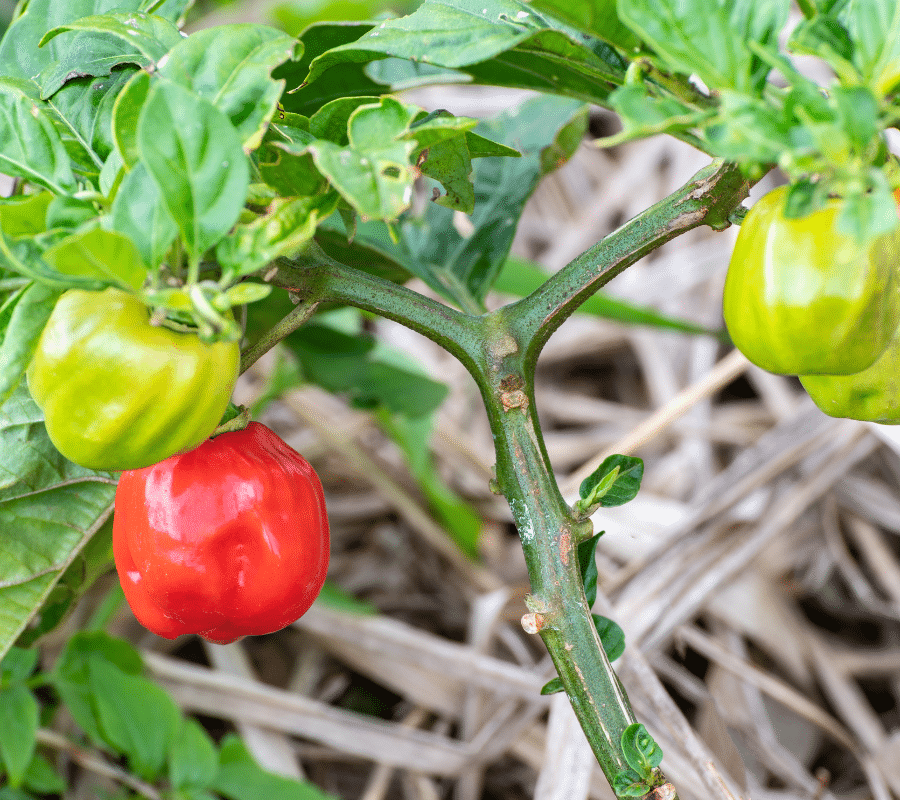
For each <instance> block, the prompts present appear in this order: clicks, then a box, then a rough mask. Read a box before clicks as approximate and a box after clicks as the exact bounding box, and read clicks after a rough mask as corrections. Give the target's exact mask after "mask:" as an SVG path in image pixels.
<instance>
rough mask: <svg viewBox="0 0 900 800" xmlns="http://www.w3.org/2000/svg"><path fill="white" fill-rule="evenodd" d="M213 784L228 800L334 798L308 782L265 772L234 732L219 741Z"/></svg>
mask: <svg viewBox="0 0 900 800" xmlns="http://www.w3.org/2000/svg"><path fill="white" fill-rule="evenodd" d="M214 788H215V790H216V791H217V792H219V793H221V794H223V795H224V796H225V797H227V798H229V800H335V798H334V797H333V796H332V795H329V794H326V793H324V792H323V791H322V790H321V789H319V788H317V787H316V786H314V785H313V784H311V783H307V782H306V781H294V780H291V779H290V778H284V777H282V776H281V775H274V774H272V773H271V772H266V771H265V770H264V769H262V767H260V766H259V765H258V764H257V763H256V762H255V761H254V760H253V757H252V756H251V755H250V753H249V752H248V750H247V748H246V746H245V745H244V743H243V742H242V741H241V740H240V739H239V738H238V737H237V736H235V735H234V734H228V735H227V736H226V737H225V739H224V740H223V741H222V746H221V748H220V750H219V773H218V775H217V776H216V780H215V784H214Z"/></svg>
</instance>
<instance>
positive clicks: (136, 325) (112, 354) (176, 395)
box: [27, 289, 240, 472]
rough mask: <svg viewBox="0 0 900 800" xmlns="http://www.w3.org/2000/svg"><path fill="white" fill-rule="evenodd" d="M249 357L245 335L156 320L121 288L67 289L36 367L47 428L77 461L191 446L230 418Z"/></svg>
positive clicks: (149, 460) (141, 460)
mask: <svg viewBox="0 0 900 800" xmlns="http://www.w3.org/2000/svg"><path fill="white" fill-rule="evenodd" d="M239 365H240V350H239V348H238V345H237V343H235V342H216V343H214V344H204V343H203V342H201V341H200V339H199V338H198V337H197V336H196V335H194V334H193V333H180V332H177V331H174V330H170V329H169V328H166V327H163V326H155V325H151V324H150V316H149V310H148V308H147V306H145V305H144V304H143V303H142V302H141V301H140V300H139V299H138V298H136V297H135V296H133V295H131V294H128V293H127V292H123V291H120V290H118V289H106V290H105V291H102V292H89V291H82V290H80V289H71V290H69V291H68V292H66V293H65V294H64V295H62V297H60V299H59V301H58V302H57V304H56V306H55V308H54V309H53V313H52V314H51V315H50V319H49V321H48V322H47V325H46V327H45V328H44V331H43V333H42V334H41V337H40V339H39V341H38V346H37V350H36V352H35V354H34V358H33V359H32V361H31V364H30V365H29V367H28V371H27V376H28V388H29V390H30V391H31V395H32V397H33V398H34V400H35V402H36V403H37V404H38V406H40V408H41V410H42V411H43V412H44V419H45V423H46V425H47V433H48V434H49V436H50V439H51V441H52V442H53V444H54V445H55V446H56V448H57V449H58V450H59V451H60V452H61V453H62V454H63V455H64V456H65V457H66V458H68V459H69V460H70V461H74V462H75V463H76V464H81V465H82V466H84V467H88V468H90V469H96V470H108V471H115V472H117V471H120V470H125V469H138V468H140V467H146V466H148V465H150V464H155V463H156V462H158V461H163V460H164V459H166V458H168V457H169V456H171V455H172V454H174V453H178V452H182V451H184V450H190V449H191V448H193V447H196V446H197V445H199V444H200V443H201V442H202V441H204V440H205V439H207V438H208V437H209V435H210V434H211V433H212V432H213V431H214V430H215V429H216V426H217V425H218V424H219V422H220V421H221V419H222V415H223V414H224V413H225V409H226V408H227V407H228V401H229V399H230V398H231V393H232V391H233V389H234V384H235V381H236V380H237V376H238V368H239Z"/></svg>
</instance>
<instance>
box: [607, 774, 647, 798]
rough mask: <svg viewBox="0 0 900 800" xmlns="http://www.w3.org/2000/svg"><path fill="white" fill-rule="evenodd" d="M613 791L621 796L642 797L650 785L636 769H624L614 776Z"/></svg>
mask: <svg viewBox="0 0 900 800" xmlns="http://www.w3.org/2000/svg"><path fill="white" fill-rule="evenodd" d="M613 791H614V792H615V793H616V794H617V795H618V796H619V797H641V796H642V795H645V794H647V792H649V791H650V786H649V785H648V784H647V783H645V782H644V781H643V779H642V778H641V776H640V775H638V774H637V773H636V772H635V771H634V770H630V769H623V770H622V771H621V772H619V773H618V774H617V775H616V777H615V778H613Z"/></svg>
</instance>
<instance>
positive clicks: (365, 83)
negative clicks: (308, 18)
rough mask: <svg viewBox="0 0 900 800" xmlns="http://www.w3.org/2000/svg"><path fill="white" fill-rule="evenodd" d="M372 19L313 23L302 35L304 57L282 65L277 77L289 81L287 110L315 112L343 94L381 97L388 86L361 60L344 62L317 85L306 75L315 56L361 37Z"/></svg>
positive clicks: (369, 27)
mask: <svg viewBox="0 0 900 800" xmlns="http://www.w3.org/2000/svg"><path fill="white" fill-rule="evenodd" d="M372 27H373V24H372V23H371V22H324V23H317V24H314V25H310V26H309V27H308V28H307V29H306V30H305V31H304V32H303V33H302V35H301V36H300V43H301V44H302V45H303V57H302V58H301V59H300V60H299V61H291V62H287V63H285V64H283V65H282V66H280V67H278V68H277V69H276V70H275V71H274V72H273V73H272V77H273V78H283V79H285V81H286V82H287V92H286V93H285V95H284V96H283V97H282V98H281V104H282V106H283V107H284V109H285V110H286V111H289V112H293V113H296V114H304V115H306V116H310V115H312V114H313V113H314V112H315V111H316V110H318V109H320V108H321V107H322V106H324V105H325V104H326V103H329V102H331V101H332V100H338V99H340V98H343V97H354V96H356V97H361V96H368V97H377V96H379V95H381V94H384V91H385V86H384V85H383V84H380V83H376V82H375V81H374V80H372V78H370V77H369V76H368V75H367V74H366V72H365V70H364V68H363V65H361V64H354V63H346V64H345V63H342V64H338V65H337V66H335V67H334V68H332V69H330V70H329V71H328V74H327V75H325V76H323V77H321V78H320V79H319V80H317V81H316V82H315V85H313V86H307V85H306V76H307V73H308V72H309V66H310V64H311V63H312V61H313V59H315V58H317V57H318V56H320V55H322V53H324V52H326V51H327V50H330V49H331V48H333V47H337V46H339V45H342V44H346V43H348V42H353V41H355V40H356V39H358V38H359V37H360V36H361V35H362V34H364V33H365V32H366V31H369V30H371V29H372Z"/></svg>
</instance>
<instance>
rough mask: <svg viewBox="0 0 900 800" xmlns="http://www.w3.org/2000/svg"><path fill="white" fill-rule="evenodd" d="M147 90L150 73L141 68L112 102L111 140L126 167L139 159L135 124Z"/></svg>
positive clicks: (148, 90)
mask: <svg viewBox="0 0 900 800" xmlns="http://www.w3.org/2000/svg"><path fill="white" fill-rule="evenodd" d="M149 92H150V74H149V73H147V72H145V71H144V70H141V71H139V72H136V73H134V75H132V76H131V78H130V79H129V80H128V83H126V84H125V86H124V87H123V88H122V90H121V91H120V92H119V94H118V96H117V97H116V101H115V103H114V104H113V111H112V135H113V140H114V141H115V145H116V149H117V150H118V151H119V155H120V156H121V157H122V162H123V163H124V165H125V167H126V168H127V169H133V168H134V167H135V166H136V165H137V164H138V162H139V161H140V152H139V150H138V142H137V126H138V119H140V115H141V109H142V108H143V107H144V103H145V102H146V100H147V95H148V94H149Z"/></svg>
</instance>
